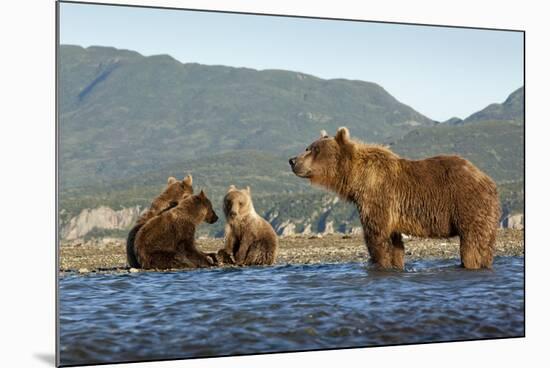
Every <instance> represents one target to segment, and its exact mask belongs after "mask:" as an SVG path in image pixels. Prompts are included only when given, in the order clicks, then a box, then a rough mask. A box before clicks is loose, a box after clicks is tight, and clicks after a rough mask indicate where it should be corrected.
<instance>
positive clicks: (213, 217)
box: [208, 213, 218, 224]
mask: <svg viewBox="0 0 550 368" xmlns="http://www.w3.org/2000/svg"><path fill="white" fill-rule="evenodd" d="M209 220H210V221H208V223H209V224H213V223H215V222H216V221H218V215H216V213H213V214H212V216H211V217H210V219H209Z"/></svg>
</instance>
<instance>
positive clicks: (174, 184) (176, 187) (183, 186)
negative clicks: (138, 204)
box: [126, 175, 193, 268]
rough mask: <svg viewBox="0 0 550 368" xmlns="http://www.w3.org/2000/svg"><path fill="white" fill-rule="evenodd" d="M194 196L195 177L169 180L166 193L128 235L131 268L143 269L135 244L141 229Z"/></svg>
mask: <svg viewBox="0 0 550 368" xmlns="http://www.w3.org/2000/svg"><path fill="white" fill-rule="evenodd" d="M192 194H193V177H192V176H191V175H187V176H186V177H185V178H184V179H183V180H182V181H178V180H177V179H176V178H174V177H172V176H171V177H169V178H168V183H167V186H166V188H165V189H164V191H163V192H162V193H161V194H160V195H159V196H158V197H156V198H155V199H154V200H153V203H151V207H149V209H148V210H147V211H145V212H144V213H143V214H142V215H141V216H140V217H139V218H138V219H137V221H136V224H135V225H134V227H133V228H132V230H130V232H129V233H128V238H127V239H126V259H127V261H128V265H129V266H130V267H133V268H140V267H141V266H140V264H139V262H138V260H137V258H136V252H135V249H134V242H135V240H136V235H137V233H138V231H139V229H141V227H142V226H143V225H145V223H147V221H149V220H150V219H152V218H153V217H155V216H157V215H159V214H161V213H162V212H164V211H167V210H169V209H171V208H173V207H175V206H177V204H178V202H179V201H181V200H182V199H183V198H186V197H188V196H190V195H192Z"/></svg>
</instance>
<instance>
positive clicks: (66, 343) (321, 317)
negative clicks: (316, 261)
mask: <svg viewBox="0 0 550 368" xmlns="http://www.w3.org/2000/svg"><path fill="white" fill-rule="evenodd" d="M523 262H524V259H523V257H502V258H497V259H496V260H495V265H494V270H492V271H488V270H484V271H467V270H464V269H461V268H459V267H457V266H456V260H440V261H422V262H412V263H410V264H409V266H408V268H407V270H406V271H405V272H381V271H375V270H370V269H368V268H367V267H365V266H364V265H362V264H358V263H348V264H325V265H288V266H275V267H250V268H229V269H227V268H226V269H212V270H194V271H182V272H170V273H154V272H147V273H137V274H112V275H105V274H103V275H89V276H78V275H70V276H65V277H63V278H62V279H61V280H60V296H61V303H60V326H61V344H60V346H61V363H62V364H82V363H99V362H113V361H134V360H141V359H170V358H174V359H175V358H185V357H198V356H214V355H232V354H251V353H258V352H275V351H289V350H309V349H326V348H338V347H353V346H376V345H387V344H401V343H416V342H433V341H449V340H462V339H477V338H494V337H509V336H523V335H524V310H523V307H524V303H523V302H524V292H523V269H524V268H523V266H524V265H523Z"/></svg>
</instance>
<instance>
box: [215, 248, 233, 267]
mask: <svg viewBox="0 0 550 368" xmlns="http://www.w3.org/2000/svg"><path fill="white" fill-rule="evenodd" d="M216 259H217V260H218V263H220V262H221V263H223V264H235V260H234V259H233V256H232V255H231V254H229V253H227V251H226V250H225V249H220V250H219V251H218V253H217V254H216Z"/></svg>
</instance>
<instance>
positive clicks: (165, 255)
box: [143, 252, 181, 270]
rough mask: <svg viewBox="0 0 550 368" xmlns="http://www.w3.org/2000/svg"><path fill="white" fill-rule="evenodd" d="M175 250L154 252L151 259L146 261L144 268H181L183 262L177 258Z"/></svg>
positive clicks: (150, 256) (150, 255)
mask: <svg viewBox="0 0 550 368" xmlns="http://www.w3.org/2000/svg"><path fill="white" fill-rule="evenodd" d="M175 255H176V254H175V253H174V252H152V253H150V254H149V259H148V260H147V262H146V263H144V265H143V268H149V269H150V268H156V269H159V270H166V269H170V268H180V267H181V264H180V263H179V262H178V261H177V260H176V258H175Z"/></svg>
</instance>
